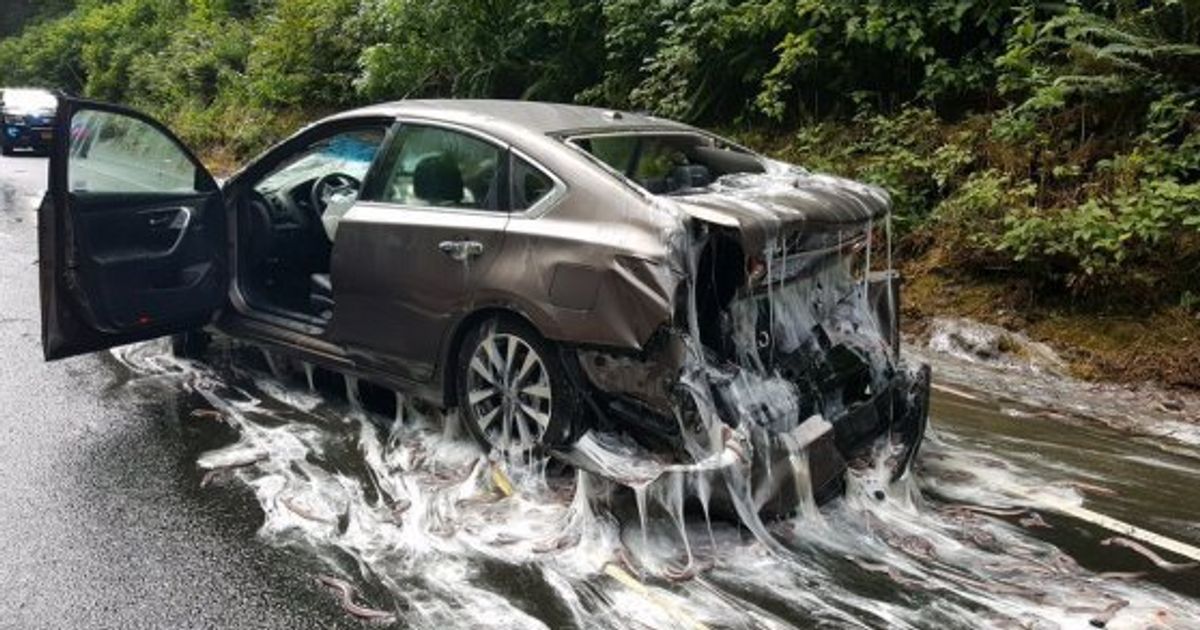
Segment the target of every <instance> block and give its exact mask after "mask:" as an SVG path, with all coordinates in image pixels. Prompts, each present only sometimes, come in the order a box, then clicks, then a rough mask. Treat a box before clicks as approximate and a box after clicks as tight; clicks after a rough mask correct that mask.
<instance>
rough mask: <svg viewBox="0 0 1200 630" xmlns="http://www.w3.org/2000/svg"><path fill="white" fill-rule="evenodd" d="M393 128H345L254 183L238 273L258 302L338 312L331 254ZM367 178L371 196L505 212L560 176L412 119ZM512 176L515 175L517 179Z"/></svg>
mask: <svg viewBox="0 0 1200 630" xmlns="http://www.w3.org/2000/svg"><path fill="white" fill-rule="evenodd" d="M386 135H387V127H386V126H384V125H375V126H370V127H364V128H361V129H353V130H343V131H341V132H338V133H335V134H333V135H330V136H326V137H324V138H322V139H320V140H317V141H316V142H314V143H312V144H311V145H309V146H307V147H305V148H302V149H300V150H299V151H297V152H296V153H295V154H294V155H293V156H291V157H290V158H288V159H285V160H284V161H283V162H282V163H281V164H280V165H278V166H276V167H275V168H274V169H273V170H272V171H271V172H269V173H268V174H267V175H265V176H263V177H262V178H260V179H259V180H258V181H257V182H255V183H254V184H253V185H251V186H250V189H249V191H248V193H247V195H246V198H245V199H244V200H243V201H242V205H241V212H239V213H238V216H239V221H240V224H239V226H238V228H239V229H238V232H239V236H238V238H239V247H238V251H239V257H240V258H239V269H240V272H239V275H240V276H241V287H242V291H243V294H244V295H245V297H246V299H247V302H249V304H250V306H251V307H253V308H255V309H258V310H261V311H264V312H267V313H273V314H276V315H283V316H286V317H290V318H292V319H298V320H301V321H303V322H305V323H308V324H312V325H316V326H323V325H324V324H325V322H327V321H328V319H329V318H330V317H331V316H332V312H333V306H334V300H333V282H332V280H331V277H330V255H331V253H332V249H333V239H334V237H335V236H336V234H337V227H338V223H339V221H340V220H341V217H342V216H343V215H344V214H345V213H346V212H347V211H349V209H350V208H351V207H352V206H353V205H354V202H355V201H356V200H357V198H358V195H359V193H360V191H361V188H362V185H363V182H364V180H365V179H366V175H367V171H368V170H370V167H371V164H372V162H373V161H374V160H375V156H376V153H377V152H378V151H379V149H380V147H381V146H382V145H383V143H384V139H385V137H386ZM390 147H391V148H390V149H389V150H388V155H386V156H384V159H383V160H382V162H381V163H380V166H379V173H380V177H379V178H377V181H375V182H369V184H370V185H371V186H372V187H373V188H372V190H370V191H367V192H366V193H365V194H367V195H369V198H370V199H372V200H376V201H380V202H384V203H394V204H399V205H406V206H412V207H415V208H447V209H450V208H454V209H465V210H485V211H500V212H506V211H509V210H523V209H525V208H528V207H530V206H532V205H533V204H534V203H536V202H537V201H538V200H540V199H541V198H543V197H545V196H546V195H548V194H549V193H550V191H551V190H552V189H553V182H552V181H551V180H550V179H549V178H548V177H547V176H546V175H545V174H544V173H542V172H541V171H539V170H538V169H536V168H534V167H533V166H531V165H529V164H527V163H526V162H524V161H523V160H521V159H520V158H517V157H515V156H514V157H513V158H512V165H511V167H510V166H509V164H508V160H509V158H508V156H507V155H506V154H505V153H504V152H503V151H502V150H500V149H499V148H497V147H495V146H493V145H492V144H489V143H487V142H485V141H483V140H480V139H478V138H475V137H473V136H470V135H467V134H464V133H461V132H458V131H453V130H449V129H444V128H440V127H433V126H422V125H405V126H403V127H401V128H400V129H399V130H398V131H397V133H396V134H395V137H394V140H393V141H392V142H391V144H390ZM510 178H511V180H510Z"/></svg>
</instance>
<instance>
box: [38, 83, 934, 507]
mask: <svg viewBox="0 0 1200 630" xmlns="http://www.w3.org/2000/svg"><path fill="white" fill-rule="evenodd" d="M53 137H54V142H55V144H54V148H53V151H52V157H51V165H50V172H51V178H50V194H48V195H47V198H46V201H45V203H44V204H43V206H42V208H41V210H40V216H39V239H40V248H41V291H42V311H43V345H44V350H45V355H46V358H47V359H58V358H63V357H67V356H72V355H76V354H81V353H85V352H92V351H97V350H101V349H104V348H109V347H113V346H117V345H121V344H127V343H131V342H136V341H141V340H147V339H152V338H156V337H163V336H173V340H174V341H173V345H174V348H175V350H176V352H177V353H180V354H184V355H188V356H195V355H199V354H200V353H202V352H203V350H204V346H205V344H206V343H207V341H208V340H209V338H210V335H211V334H212V333H220V334H223V335H226V336H230V337H234V338H237V339H242V340H246V341H249V342H251V343H253V344H255V345H259V346H263V347H265V348H267V349H269V350H271V351H273V352H279V353H283V354H285V355H290V356H292V357H295V358H296V359H298V360H300V361H303V362H306V363H309V364H313V365H317V366H321V367H323V368H326V369H329V370H332V371H336V372H340V373H344V374H348V375H353V376H355V377H357V378H361V379H365V380H369V381H372V382H376V383H379V384H381V385H384V386H387V387H389V388H393V389H396V390H398V391H401V392H405V393H407V394H409V395H412V396H414V397H417V398H420V399H423V400H425V401H428V402H429V403H431V404H433V405H435V406H438V407H441V408H457V409H458V414H459V417H460V419H461V421H462V423H463V424H464V425H465V427H466V428H467V429H468V430H469V431H470V433H471V435H472V436H474V438H475V439H476V440H478V442H479V443H480V444H481V446H483V447H484V448H485V449H488V450H494V451H495V452H497V453H501V454H504V455H507V456H525V455H529V454H532V453H552V454H557V455H561V456H562V457H563V458H564V459H566V460H567V461H569V462H571V463H574V464H576V465H577V466H580V467H583V468H588V469H592V470H594V471H596V472H599V473H601V474H609V475H611V476H617V477H626V478H627V477H629V472H628V470H627V469H628V468H629V466H632V467H633V468H637V467H638V466H639V465H640V461H639V460H645V461H649V460H652V461H653V462H656V463H657V464H660V465H662V466H673V467H681V468H682V469H700V468H704V467H714V466H719V467H725V468H737V469H740V470H742V471H744V472H746V473H748V474H746V475H745V478H746V479H749V480H752V483H753V485H754V486H755V488H754V489H753V491H752V494H753V500H754V508H755V509H759V510H765V509H768V504H770V503H771V502H772V501H774V500H776V499H778V500H781V501H789V500H790V501H795V500H797V499H798V498H799V497H795V496H793V497H787V496H786V495H787V494H788V493H789V492H793V494H794V491H793V490H794V489H789V487H790V486H789V484H786V483H781V482H780V479H781V478H783V477H785V476H784V475H780V474H772V472H771V470H772V468H773V467H775V466H776V464H778V463H779V462H781V461H787V462H790V463H791V464H790V465H792V467H793V468H795V462H797V461H803V462H806V464H807V465H806V467H805V468H806V469H805V470H803V471H801V472H802V473H803V475H805V476H806V477H807V478H809V479H811V487H812V490H813V492H814V493H815V494H816V495H817V497H818V499H821V498H827V497H830V496H833V495H835V494H836V493H837V492H838V491H839V490H840V489H841V484H842V479H843V478H844V472H845V470H846V468H847V466H849V465H853V462H854V461H855V460H856V459H858V458H860V457H862V456H864V455H867V454H871V453H877V452H879V451H880V449H883V450H884V452H885V453H886V455H887V456H886V457H884V458H883V461H886V462H887V464H888V465H889V466H890V468H891V473H892V474H893V475H894V476H900V475H902V474H903V473H904V472H905V471H906V470H907V468H908V466H909V464H910V462H911V460H912V457H913V455H914V453H915V452H916V450H917V448H918V446H919V444H920V441H921V439H922V436H923V433H924V429H925V424H926V416H927V403H928V391H929V372H928V369H927V368H925V367H923V366H909V365H907V364H906V363H905V362H904V361H903V360H902V359H901V357H900V353H899V333H898V312H899V293H898V291H899V278H898V277H897V275H896V273H895V272H894V271H893V270H892V269H891V264H890V256H891V252H890V248H891V243H890V220H889V217H890V201H889V199H888V197H887V195H886V194H885V193H884V192H883V191H881V190H879V189H877V188H873V187H870V186H866V185H863V184H859V183H856V182H852V181H849V180H844V179H839V178H835V177H829V176H822V175H815V174H811V173H809V172H807V171H805V170H804V169H801V168H799V167H795V166H791V165H786V164H782V163H778V162H775V161H772V160H769V159H766V158H764V157H761V156H759V155H756V154H755V153H753V152H751V151H749V150H747V149H745V148H743V147H740V146H738V145H736V144H735V143H732V142H729V141H727V140H724V139H722V138H719V137H717V136H714V135H712V134H710V133H707V132H705V131H702V130H699V129H696V128H693V127H690V126H687V125H684V124H680V123H676V122H672V121H668V120H663V119H659V118H655V117H650V116H644V115H636V114H629V113H624V112H616V111H606V110H602V109H594V108H587V107H579V106H570V105H556V104H545V103H533V102H514V101H465V100H447V101H402V102H397V103H391V104H384V105H378V106H372V107H367V108H364V109H359V110H355V111H351V112H346V113H342V114H338V115H335V116H332V117H330V118H327V119H325V120H323V121H320V122H318V123H315V124H313V125H310V126H309V127H306V128H305V129H303V130H301V131H300V132H298V133H297V134H296V135H294V136H292V137H291V138H289V139H288V140H286V141H284V142H282V143H281V144H279V145H278V146H276V147H275V148H273V149H270V150H269V151H267V152H266V153H264V154H263V155H262V156H260V157H259V158H257V159H256V160H254V161H253V162H251V163H250V164H249V165H247V166H246V167H245V168H243V169H242V170H241V171H239V172H238V173H236V174H235V175H234V176H232V177H231V178H230V179H228V180H226V181H224V182H223V183H221V184H218V182H217V181H216V180H215V179H214V178H213V176H212V175H210V174H209V173H208V171H206V170H205V168H204V166H203V165H202V164H201V163H200V162H199V161H198V160H197V159H196V157H195V156H194V155H193V154H192V153H191V152H190V151H189V150H188V149H187V148H186V147H185V146H184V145H183V144H182V143H181V142H180V141H179V140H178V139H177V138H176V137H175V136H174V135H172V134H171V133H170V132H169V131H168V130H167V129H166V128H164V127H163V126H162V125H161V124H159V123H157V122H156V121H154V120H152V119H150V118H148V117H146V116H144V115H142V114H140V113H137V112H134V111H131V110H128V109H125V108H121V107H117V106H113V105H108V104H102V103H94V102H86V101H80V100H74V99H68V98H62V99H61V101H60V107H59V109H58V115H57V120H56V128H55V133H54V136H53ZM801 455H802V458H800V456H801ZM642 463H644V462H642ZM643 468H644V467H643ZM645 477H646V481H649V478H650V477H653V474H650V473H647V474H646V475H645ZM781 497H782V498H781Z"/></svg>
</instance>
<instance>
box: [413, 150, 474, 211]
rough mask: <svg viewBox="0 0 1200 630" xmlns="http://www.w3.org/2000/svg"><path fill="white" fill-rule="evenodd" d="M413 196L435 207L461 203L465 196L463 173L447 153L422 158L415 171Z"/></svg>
mask: <svg viewBox="0 0 1200 630" xmlns="http://www.w3.org/2000/svg"><path fill="white" fill-rule="evenodd" d="M413 194H414V195H416V196H417V198H418V199H420V200H422V201H425V202H427V203H431V204H435V205H449V204H456V203H460V202H461V201H462V196H463V177H462V171H460V170H458V164H456V163H455V162H454V160H453V159H452V158H451V157H450V156H448V155H446V154H445V153H439V154H437V155H431V156H428V157H425V158H422V159H421V161H420V162H418V163H417V169H416V170H415V171H413Z"/></svg>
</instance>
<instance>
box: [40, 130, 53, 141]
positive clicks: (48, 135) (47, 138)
mask: <svg viewBox="0 0 1200 630" xmlns="http://www.w3.org/2000/svg"><path fill="white" fill-rule="evenodd" d="M53 139H54V132H53V131H43V132H42V140H45V141H47V142H49V141H50V140H53Z"/></svg>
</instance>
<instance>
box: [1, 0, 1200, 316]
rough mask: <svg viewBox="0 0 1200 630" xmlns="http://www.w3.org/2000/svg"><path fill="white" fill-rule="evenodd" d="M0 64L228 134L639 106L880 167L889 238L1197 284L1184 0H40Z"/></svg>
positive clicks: (1065, 282) (195, 131) (1197, 110)
mask: <svg viewBox="0 0 1200 630" xmlns="http://www.w3.org/2000/svg"><path fill="white" fill-rule="evenodd" d="M44 6H45V7H47V8H46V10H45V11H43V12H41V13H35V14H30V15H32V16H33V17H31V18H29V19H30V21H29V22H28V23H27V24H25V27H24V30H23V31H22V32H21V33H20V34H19V35H16V36H13V37H9V38H7V39H3V40H0V84H41V85H46V86H51V87H58V88H62V89H66V90H68V91H71V92H75V93H79V94H83V95H87V96H91V97H95V98H101V99H107V100H116V101H123V102H127V103H131V104H133V105H135V106H138V107H141V108H144V109H147V110H149V111H150V112H151V113H153V114H156V115H158V116H161V117H163V118H165V119H166V120H167V122H168V123H170V124H171V125H173V126H174V127H175V128H176V129H177V130H179V132H180V133H181V134H182V135H184V136H185V137H186V138H187V139H188V140H189V141H191V142H195V143H197V144H199V145H201V148H202V149H206V150H208V151H210V152H211V151H213V150H224V151H227V152H229V153H232V154H234V155H236V156H239V157H242V156H245V155H246V154H248V153H250V152H253V151H256V150H258V149H260V148H262V147H263V146H264V145H266V144H267V143H269V142H271V141H274V140H276V139H278V137H279V136H280V135H282V134H283V133H285V132H286V131H288V130H290V129H292V128H294V127H295V126H296V124H298V122H299V121H302V120H305V119H310V118H312V117H314V116H316V115H318V114H320V113H322V112H325V111H330V110H334V109H340V108H345V107H348V106H353V105H355V104H360V103H365V102H370V101H379V100H386V99H394V98H404V97H433V96H459V97H501V98H536V99H541V100H552V101H566V102H581V103H590V104H602V105H604V106H607V107H621V108H631V109H638V110H648V111H652V112H655V113H658V114H661V115H666V116H670V117H674V118H681V119H685V120H688V121H692V122H696V123H699V124H705V125H709V126H715V127H721V128H724V129H726V130H728V131H730V132H731V133H734V134H738V135H741V136H744V137H745V138H747V139H748V141H749V142H752V143H755V144H757V145H758V146H760V147H764V148H767V149H770V150H772V151H775V152H777V153H780V154H781V155H783V156H785V157H789V158H792V159H795V160H797V161H800V162H802V163H805V164H807V165H809V166H812V167H816V168H822V169H825V170H833V171H836V172H841V173H844V174H848V175H852V176H856V177H860V178H863V179H866V180H869V181H873V182H876V183H879V184H882V185H884V186H886V187H888V188H889V190H891V191H892V192H893V197H894V199H895V201H896V206H897V212H898V224H899V225H900V227H901V229H902V233H903V234H904V235H905V236H904V245H905V250H906V251H907V252H908V253H909V255H927V254H929V253H930V252H933V251H936V252H938V253H939V255H940V256H943V257H944V260H945V261H947V262H948V263H953V264H955V265H957V266H959V267H960V268H963V269H967V270H976V271H978V272H980V273H996V272H1006V273H1013V274H1020V275H1023V276H1024V277H1028V278H1032V279H1035V280H1036V281H1038V282H1041V283H1045V284H1049V285H1054V286H1058V287H1063V288H1066V289H1069V290H1070V292H1071V293H1072V294H1074V295H1077V296H1089V295H1091V296H1096V295H1101V296H1111V295H1124V296H1126V297H1128V298H1130V299H1142V298H1143V297H1144V296H1150V297H1151V298H1152V299H1155V300H1168V301H1169V300H1174V299H1180V298H1179V296H1189V295H1196V294H1200V286H1198V283H1200V280H1198V278H1200V219H1198V218H1197V217H1200V0H1137V1H1135V0H1057V1H1055V2H1042V1H1037V0H991V1H985V0H888V1H884V0H842V1H839V2H833V1H831V0H423V1H416V0H75V1H74V2H72V1H71V0H55V1H54V2H51V3H45V4H44Z"/></svg>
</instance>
